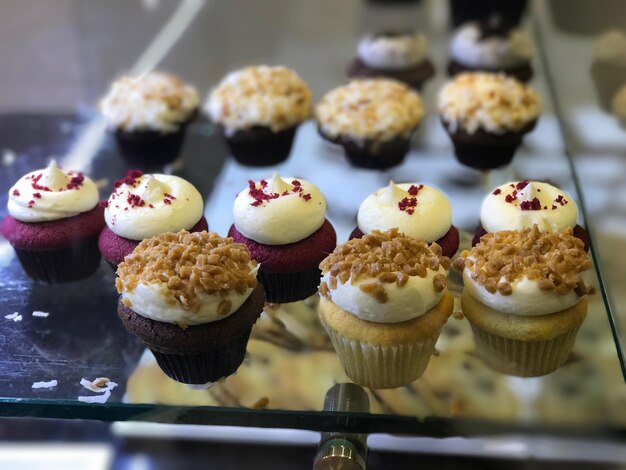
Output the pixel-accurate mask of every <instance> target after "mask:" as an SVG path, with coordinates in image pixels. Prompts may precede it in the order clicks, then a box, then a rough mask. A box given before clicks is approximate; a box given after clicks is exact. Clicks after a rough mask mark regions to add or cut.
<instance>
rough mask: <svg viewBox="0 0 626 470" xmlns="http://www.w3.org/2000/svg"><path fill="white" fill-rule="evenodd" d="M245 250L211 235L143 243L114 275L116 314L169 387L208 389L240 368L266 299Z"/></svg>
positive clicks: (168, 235)
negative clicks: (169, 382) (177, 384)
mask: <svg viewBox="0 0 626 470" xmlns="http://www.w3.org/2000/svg"><path fill="white" fill-rule="evenodd" d="M256 270H257V266H256V263H255V262H254V261H253V260H252V259H250V253H249V252H248V250H247V249H246V247H245V246H243V245H241V244H239V243H233V240H232V238H222V237H220V236H219V235H217V234H216V233H212V232H196V233H189V232H187V231H185V230H182V231H180V232H178V233H171V232H169V233H162V234H160V235H157V236H155V237H152V238H148V239H145V240H143V241H142V242H141V243H139V245H137V247H136V248H135V250H133V253H132V254H131V255H129V256H127V257H126V259H125V260H124V262H123V263H122V264H120V265H119V267H118V269H117V276H118V277H117V279H116V281H115V286H116V287H117V291H118V292H119V294H120V298H119V302H118V307H117V313H118V315H119V317H120V319H121V320H122V322H123V323H124V326H125V327H126V328H127V329H128V331H130V332H131V333H132V334H134V335H135V336H137V337H139V338H140V339H141V340H142V341H143V342H144V343H145V344H146V346H147V347H148V348H149V349H150V350H151V351H152V353H153V354H154V357H155V358H156V360H157V362H158V364H159V366H160V367H161V369H162V370H163V372H165V373H166V374H167V375H168V376H169V377H171V378H172V379H174V380H176V381H178V382H183V383H186V384H192V385H200V386H202V385H207V384H209V383H212V382H216V381H217V380H219V379H221V378H222V377H227V376H229V375H231V374H233V373H234V372H235V371H236V370H237V369H238V368H239V366H240V365H241V363H242V362H243V358H244V356H245V354H246V345H247V343H248V338H249V336H250V331H251V329H252V325H253V324H254V323H255V322H256V320H257V318H258V317H259V315H261V311H262V310H263V303H264V300H265V297H264V295H263V287H262V286H261V285H260V284H259V283H258V282H257V279H256Z"/></svg>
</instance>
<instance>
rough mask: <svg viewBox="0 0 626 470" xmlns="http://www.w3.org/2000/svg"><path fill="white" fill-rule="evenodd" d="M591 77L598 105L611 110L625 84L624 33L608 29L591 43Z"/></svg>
mask: <svg viewBox="0 0 626 470" xmlns="http://www.w3.org/2000/svg"><path fill="white" fill-rule="evenodd" d="M591 78H592V79H593V83H594V85H595V90H596V95H597V97H598V101H599V103H600V106H601V107H602V108H603V109H604V110H605V111H609V112H610V111H611V109H612V106H611V105H612V102H613V98H614V97H615V94H616V93H617V91H618V90H619V88H620V87H621V86H623V85H625V84H626V34H624V32H622V31H620V30H610V31H607V32H606V33H604V34H603V35H602V36H600V37H599V38H597V39H596V40H595V41H594V43H593V62H592V64H591Z"/></svg>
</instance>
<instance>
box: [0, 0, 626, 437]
mask: <svg viewBox="0 0 626 470" xmlns="http://www.w3.org/2000/svg"><path fill="white" fill-rule="evenodd" d="M122 3H123V2H120V3H117V2H112V3H111V4H110V5H111V6H106V7H105V6H103V5H96V4H93V5H92V4H87V3H82V2H76V4H74V7H75V9H76V10H77V14H76V15H75V17H74V20H73V21H75V22H76V23H77V24H75V25H74V26H75V27H76V30H77V31H79V32H80V38H81V40H83V44H82V49H81V54H79V58H78V59H77V61H78V66H79V67H82V68H84V70H85V71H86V72H85V76H86V77H92V78H87V79H86V83H85V85H84V86H83V87H82V91H81V92H80V93H78V94H79V95H80V96H81V97H82V98H81V101H82V103H81V104H84V105H85V106H86V107H85V108H84V111H81V112H80V113H78V114H76V113H60V112H54V113H43V112H41V110H37V109H35V108H36V107H35V108H32V107H31V108H30V109H33V110H31V111H29V112H24V113H15V112H13V113H9V112H4V113H3V114H1V115H0V150H1V149H5V156H6V154H7V153H6V151H7V150H8V151H10V152H12V153H13V154H15V155H16V158H15V161H14V162H10V160H11V158H4V159H3V163H2V165H1V166H0V217H4V215H5V214H6V198H7V189H8V188H9V186H10V185H11V184H12V183H13V182H14V181H15V180H17V179H18V178H19V177H20V176H22V175H23V174H24V173H26V172H28V171H31V170H32V169H35V168H39V167H42V166H44V165H45V163H46V160H47V159H48V158H49V157H50V156H51V155H57V156H60V159H61V160H63V158H64V157H63V156H65V155H67V154H68V153H69V152H70V150H71V149H76V143H77V142H78V143H80V145H81V147H79V149H80V150H81V151H82V152H86V153H85V156H84V158H81V159H80V161H81V162H82V163H87V164H88V166H89V174H90V175H91V176H92V177H94V178H95V179H98V180H101V183H102V187H101V195H103V197H104V196H105V195H107V194H108V193H109V192H110V190H111V186H112V181H113V180H115V179H117V178H118V177H120V176H121V175H123V174H124V173H125V171H126V169H127V167H126V166H125V164H124V163H123V162H122V160H121V159H120V158H119V157H118V155H117V152H116V149H115V147H114V145H113V142H112V141H111V140H110V139H109V138H108V137H107V136H104V137H103V135H102V134H99V132H101V129H100V128H99V126H98V121H97V119H98V118H97V114H96V113H95V111H94V110H93V109H92V108H91V107H90V106H89V105H90V103H93V102H94V100H95V99H96V98H97V97H98V96H100V95H101V94H102V93H103V91H104V90H105V88H106V86H107V83H108V81H109V80H110V79H112V78H113V77H114V76H115V75H116V74H118V73H119V72H120V70H122V69H129V68H131V66H132V64H133V63H135V62H133V61H134V58H131V57H128V56H129V55H130V52H129V50H135V49H136V50H137V51H141V47H139V46H138V44H144V43H148V42H149V41H150V38H151V37H154V36H155V35H156V34H157V31H158V29H159V28H160V27H161V26H162V23H165V22H166V21H167V20H168V18H170V17H171V16H172V15H173V14H174V15H175V12H174V8H171V7H170V6H162V7H158V8H157V10H156V11H144V12H142V11H140V10H137V9H138V8H139V7H138V6H137V5H135V6H133V7H130V9H129V10H128V11H127V10H126V9H125V10H123V11H122ZM145 3H146V4H148V3H149V2H145ZM199 3H202V2H199ZM183 4H189V5H192V6H193V5H194V2H182V3H181V5H183ZM442 4H443V2H421V3H416V4H411V6H408V7H394V8H391V9H390V8H386V9H385V8H383V7H380V6H377V7H374V6H367V5H363V4H360V3H358V2H345V3H344V2H323V3H319V2H307V1H305V0H302V1H298V2H290V1H278V0H277V1H276V2H273V3H272V8H273V9H280V11H281V12H282V14H281V15H276V16H273V15H267V14H263V12H258V11H256V10H255V8H258V6H257V3H255V2H252V1H250V2H248V3H247V7H249V10H248V11H249V12H254V13H258V15H256V14H250V15H242V14H241V11H242V7H241V5H238V6H237V7H234V6H233V5H232V4H231V3H229V2H214V3H207V4H206V5H204V6H203V7H202V8H199V9H198V11H197V13H194V15H195V18H194V20H193V23H191V26H190V27H189V28H188V29H187V30H186V31H185V32H184V33H183V35H182V37H181V39H180V41H179V42H178V43H177V45H176V46H175V47H173V48H172V49H171V50H170V51H169V53H168V54H167V55H166V57H165V58H164V60H163V61H162V62H161V66H162V67H163V68H165V69H169V70H172V71H174V72H177V73H179V74H180V75H182V76H183V77H185V78H188V79H190V80H191V81H195V83H196V84H197V85H198V86H201V87H203V88H201V89H202V90H203V91H204V90H207V89H208V88H209V86H211V85H213V84H215V83H216V82H217V81H218V80H219V78H220V77H221V76H222V75H223V74H225V73H226V72H228V71H229V70H231V69H233V68H236V67H238V66H241V65H243V64H246V63H271V64H285V65H288V66H291V67H293V68H294V69H296V70H297V71H298V72H299V73H300V74H301V75H302V76H303V77H304V78H305V79H306V80H307V81H308V82H309V83H310V84H311V87H312V89H313V91H314V94H315V98H316V99H319V98H320V97H321V96H322V94H323V93H324V92H326V91H327V90H329V89H331V88H333V87H334V86H337V85H338V84H340V83H343V82H344V81H345V77H344V68H345V66H346V65H347V63H348V62H349V60H350V58H351V57H352V56H353V54H354V50H355V46H356V41H357V40H358V37H359V36H360V34H362V33H363V32H365V31H370V30H379V29H384V28H385V27H388V25H389V24H390V23H394V24H396V25H398V22H399V21H400V22H402V23H400V24H399V27H402V26H405V27H407V26H409V25H410V26H412V27H413V28H415V29H418V30H421V31H423V32H424V33H425V34H426V35H427V37H428V40H429V44H430V51H431V58H432V60H433V62H434V63H435V66H436V69H437V71H438V73H437V76H436V78H435V79H433V80H432V81H430V82H428V83H427V85H426V87H425V90H424V93H423V97H424V101H425V107H426V109H427V111H428V115H427V117H426V118H425V120H424V121H423V123H422V125H421V127H420V130H419V131H418V133H417V135H416V136H415V140H414V145H413V147H414V148H413V150H412V151H411V153H410V155H409V156H408V158H407V161H406V162H405V163H404V164H403V165H401V166H399V167H397V168H394V169H391V170H389V171H386V172H372V171H365V170H358V169H354V168H352V167H349V166H348V165H347V163H346V162H345V161H344V160H343V157H342V156H341V154H340V153H339V152H338V151H337V149H335V148H333V147H332V146H329V145H328V144H326V143H325V142H324V141H322V140H321V139H320V138H319V137H318V135H317V133H316V130H315V126H314V124H313V123H311V122H308V123H306V124H304V125H303V126H302V127H301V128H300V130H299V131H298V135H297V139H296V142H295V146H294V149H293V152H292V155H291V157H290V159H289V160H288V161H287V162H286V163H284V164H281V165H279V166H277V167H276V168H265V169H258V168H256V169H251V168H244V167H241V166H239V165H237V164H236V163H235V162H234V161H232V159H229V158H228V156H227V154H226V150H225V148H224V146H223V144H222V143H221V141H220V139H219V138H218V137H217V136H216V135H214V133H213V131H212V128H211V126H210V125H209V124H208V123H206V122H203V121H202V120H199V121H198V122H196V123H194V124H193V125H192V126H191V128H190V131H189V135H188V138H187V141H186V144H185V147H184V150H183V155H182V162H183V163H182V165H177V166H175V168H169V169H166V170H165V171H172V172H174V173H176V174H178V175H180V176H182V177H183V178H186V179H188V180H189V181H191V182H192V183H193V184H194V185H195V186H196V187H198V189H199V190H200V192H201V193H202V194H203V196H204V197H205V200H206V209H205V215H206V217H207V219H208V221H209V226H210V228H211V230H213V231H216V232H218V233H221V234H225V233H226V232H227V230H228V227H229V226H230V224H231V222H232V217H231V208H232V203H233V201H234V196H235V194H236V193H237V192H238V191H240V190H241V189H242V188H243V187H245V186H246V181H247V180H248V179H257V178H261V177H266V176H268V175H270V174H271V172H272V171H273V170H274V169H277V170H278V171H280V173H281V174H284V175H293V176H299V177H304V178H306V179H309V180H311V181H312V182H314V183H315V184H316V185H318V186H319V187H320V189H321V190H322V192H323V193H324V194H325V196H326V198H327V200H328V206H329V212H328V217H329V219H330V220H331V222H332V223H333V225H334V226H335V228H336V229H337V234H338V242H339V243H342V242H344V241H345V240H346V239H347V236H348V233H349V232H350V231H351V230H352V228H353V227H354V224H355V215H356V210H357V208H358V205H359V203H360V202H361V201H362V199H363V198H364V197H365V196H366V195H368V194H369V193H371V192H372V191H374V190H376V189H378V188H379V187H382V186H384V185H386V184H387V183H388V181H389V179H393V180H395V181H397V182H402V181H420V182H424V183H427V184H432V185H435V186H437V187H439V188H441V189H442V190H443V191H444V192H445V193H446V194H447V195H448V196H449V197H450V200H451V202H452V206H453V217H454V220H453V222H454V224H455V225H456V226H457V227H459V228H460V229H462V230H463V237H462V243H464V244H465V246H467V245H468V244H469V239H470V235H469V234H470V233H471V232H472V231H473V229H474V228H475V226H476V224H477V222H478V211H479V208H480V202H481V200H482V198H483V197H484V195H485V189H484V186H482V185H481V181H482V180H481V178H482V176H481V174H480V173H477V172H473V171H472V170H468V169H466V168H464V167H462V166H461V165H459V164H458V163H457V162H456V160H455V158H454V156H453V155H452V151H451V145H450V142H449V140H448V137H447V136H446V134H445V133H444V131H443V129H442V128H441V125H440V123H439V120H438V118H437V115H436V111H435V110H436V106H435V100H436V93H437V90H438V89H439V88H440V86H441V85H442V83H443V82H444V81H445V76H444V73H443V71H444V70H445V63H446V60H447V54H446V44H447V38H448V32H447V27H446V25H445V20H444V18H445V15H444V14H443V13H442V11H441V10H440V7H441V5H442ZM124 5H125V3H124ZM314 5H315V6H314ZM268 11H269V10H268ZM272 11H274V10H272ZM276 11H277V10H276ZM151 15H152V16H151ZM122 16H125V18H121V17H122ZM96 18H104V19H107V18H108V19H110V18H118V19H119V21H131V20H132V21H133V22H136V23H137V24H138V25H139V26H137V32H136V34H135V35H132V37H126V36H125V34H121V35H120V36H119V37H117V36H115V35H113V31H112V30H111V24H110V23H107V22H106V21H103V24H104V25H105V26H106V28H105V26H103V25H99V23H98V22H97V21H96ZM137 18H139V19H144V20H145V21H143V22H142V21H136V20H137ZM232 24H236V28H232V27H231V26H230V25H232ZM531 26H532V25H530V24H529V25H528V27H529V28H530V27H531ZM539 27H540V28H541V27H542V25H539ZM121 30H122V29H121ZM102 35H105V37H106V38H107V40H106V41H101V40H98V39H94V38H99V37H102ZM239 35H241V37H240V36H239ZM541 37H542V38H543V36H541ZM216 38H220V39H221V41H220V42H219V47H215V48H209V47H208V45H211V44H218V42H217V39H216ZM544 39H545V38H544ZM126 40H128V42H127V43H126V42H124V41H126ZM203 41H204V42H203ZM211 41H214V42H211ZM122 44H125V45H126V47H125V48H123V50H122V48H121V45H122ZM135 46H137V47H135ZM540 46H541V47H543V44H541V45H540ZM207 48H208V50H207ZM542 50H543V49H542ZM98 54H100V55H101V56H102V60H100V61H99V60H95V59H94V57H99V55H98ZM137 55H139V54H138V53H137V54H136V55H135V57H136V56H137ZM542 58H543V59H545V56H544V55H538V57H537V59H536V60H535V62H534V64H533V65H534V67H535V73H536V78H535V79H534V80H533V82H532V85H533V86H534V87H535V88H537V89H538V91H539V92H540V94H541V95H542V97H543V99H544V112H543V114H542V116H541V119H540V120H539V124H538V126H537V128H536V129H535V130H534V131H533V132H532V133H531V134H529V135H528V137H527V138H526V140H525V144H524V146H523V147H522V148H521V149H520V151H519V153H518V154H517V156H516V157H515V160H514V162H513V164H512V165H511V166H510V167H509V168H507V169H506V170H504V171H499V172H496V173H495V175H494V176H493V181H492V182H493V183H494V185H495V184H496V183H498V182H504V180H508V179H518V178H519V179H522V178H531V179H549V180H551V181H552V182H554V183H555V184H557V185H559V186H561V187H562V188H563V189H565V190H567V191H568V192H569V193H570V194H572V196H573V197H574V198H575V199H576V200H577V201H580V198H579V197H578V191H577V187H576V184H575V178H574V175H573V173H572V167H571V165H570V160H569V159H568V154H567V151H566V150H568V148H569V147H568V145H567V140H566V139H564V137H563V134H562V129H561V125H562V121H561V120H560V119H559V115H558V114H557V112H556V111H555V109H556V108H555V102H554V101H553V99H554V96H553V93H552V90H551V88H550V86H549V83H548V82H547V81H546V73H545V71H544V62H543V61H542ZM0 65H1V64H0ZM88 133H89V134H88ZM86 135H89V136H91V138H87V137H85V136H86ZM90 145H92V147H93V149H94V150H95V156H94V158H93V159H92V158H91V155H90V154H89V153H88V149H89V148H90ZM74 155H76V153H74ZM581 210H582V207H581ZM583 215H584V214H582V211H581V219H583V218H584V217H583ZM0 269H1V270H0V292H1V293H2V302H1V304H0V416H38V417H61V418H84V419H98V420H104V421H118V420H119V421H125V420H141V421H153V422H167V423H190V424H225V425H237V426H254V427H281V428H294V429H309V430H316V431H322V430H323V431H345V432H359V433H378V432H385V433H392V434H403V435H417V436H433V437H448V436H474V435H482V436H484V435H496V434H519V433H526V432H528V433H539V432H540V433H545V434H555V435H559V436H574V435H578V436H580V435H583V436H596V437H597V436H598V435H616V436H621V435H622V434H623V429H624V427H625V425H626V412H624V411H623V410H624V409H626V407H624V406H622V404H623V403H625V402H626V385H624V382H623V379H622V376H621V374H620V359H621V356H620V355H619V354H618V353H617V351H616V346H615V343H614V342H613V336H612V331H613V330H612V327H611V326H612V325H611V323H610V322H609V311H608V310H607V308H608V307H607V305H606V304H605V302H604V301H603V298H602V296H600V295H596V296H595V297H594V298H593V299H592V301H591V303H590V309H589V313H588V316H587V319H586V320H585V322H584V324H583V326H582V327H581V330H580V332H579V334H578V337H577V342H576V345H575V348H574V353H573V354H572V357H571V359H570V361H569V362H568V364H566V365H565V366H564V367H562V368H561V369H560V370H559V371H557V372H555V373H553V374H550V375H548V376H545V377H542V378H533V379H521V378H513V377H507V376H503V375H501V374H497V373H495V372H493V371H491V370H490V369H488V368H487V367H486V366H484V365H483V364H482V362H480V360H479V359H477V358H476V357H474V356H473V354H472V349H473V341H472V336H471V330H470V328H469V325H468V324H467V321H466V320H458V319H456V318H451V319H450V320H449V321H448V324H447V325H446V326H445V328H444V331H443V332H442V335H441V338H440V340H439V342H438V344H437V349H438V354H437V355H435V356H434V357H433V358H431V362H430V365H429V368H428V370H427V371H426V373H425V374H424V376H423V377H422V378H420V379H418V380H417V381H416V382H414V383H413V384H411V385H409V386H407V387H402V388H399V389H396V390H392V391H377V392H368V393H369V397H370V403H371V407H370V411H371V413H367V414H356V413H350V414H346V413H337V412H324V411H321V410H322V404H323V400H324V394H325V392H326V390H328V388H330V387H331V386H332V385H333V384H334V383H336V382H342V381H346V380H347V379H346V377H345V376H344V375H343V372H342V371H341V368H340V366H339V362H338V360H337V358H336V356H335V354H334V352H333V351H332V347H330V346H329V341H328V339H327V338H326V337H325V334H324V332H323V329H322V328H321V327H320V325H319V324H318V323H317V319H316V318H317V317H316V313H315V307H316V301H315V299H314V298H312V299H308V300H307V301H304V302H298V303H294V304H287V305H285V306H268V307H267V308H266V312H265V314H264V315H263V316H262V318H261V319H260V320H259V322H258V323H257V325H255V328H254V331H253V338H252V340H251V342H250V344H249V348H248V357H247V359H246V361H245V362H244V364H243V366H242V367H241V368H240V369H239V371H238V372H237V374H235V375H234V376H232V377H230V378H228V379H226V380H225V381H223V382H220V383H218V384H216V385H215V386H214V387H212V388H211V389H209V390H190V389H188V388H187V387H186V386H184V385H182V384H177V383H175V382H173V381H171V380H170V379H168V378H167V377H166V376H165V375H164V374H162V373H161V372H160V370H159V369H158V367H156V365H155V363H154V360H153V358H151V356H150V354H148V353H145V352H144V348H143V345H142V344H141V343H140V342H139V341H138V340H137V339H136V338H135V337H133V336H131V335H130V334H129V333H127V332H126V330H125V329H124V328H123V326H122V325H121V323H120V322H119V320H118V318H117V315H116V314H115V308H116V301H117V295H116V292H115V289H114V273H113V272H112V270H111V269H110V268H109V267H108V266H107V265H106V264H105V263H102V265H101V266H100V269H99V271H98V272H97V273H96V275H94V276H92V277H91V278H89V279H86V280H84V281H80V282H75V283H71V284H65V285H46V284H40V283H34V282H32V281H30V280H29V279H28V278H27V277H26V276H25V274H24V273H23V272H22V270H21V268H20V266H19V264H18V262H17V260H16V259H14V256H13V254H12V250H11V249H10V247H8V246H7V244H6V242H4V241H1V242H0ZM597 286H598V287H599V284H598V283H597ZM450 289H451V290H452V291H453V292H455V293H456V294H458V293H459V292H460V285H459V279H458V276H454V275H453V276H452V278H451V283H450ZM35 310H39V311H45V312H49V314H50V315H49V316H48V317H47V318H39V317H33V316H32V315H31V313H32V312H33V311H35ZM13 312H19V313H20V314H22V321H20V322H14V321H12V320H9V319H5V318H4V317H5V315H9V314H11V313H13ZM96 377H108V378H110V379H111V380H113V381H115V382H117V383H118V384H119V386H118V387H117V388H115V389H113V390H112V393H111V396H110V398H109V399H108V402H107V403H106V404H84V403H80V402H79V401H78V400H77V397H78V396H84V395H90V393H89V392H88V391H87V390H85V389H84V388H83V387H82V386H81V385H80V380H81V379H82V378H87V379H89V380H92V379H95V378H96ZM52 379H56V380H57V381H58V385H57V386H56V387H54V388H52V389H43V390H33V389H32V388H31V386H32V384H33V383H34V382H38V381H47V380H52ZM258 408H262V409H258Z"/></svg>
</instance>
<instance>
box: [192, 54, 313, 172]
mask: <svg viewBox="0 0 626 470" xmlns="http://www.w3.org/2000/svg"><path fill="white" fill-rule="evenodd" d="M311 103H312V97H311V90H309V87H308V85H307V84H306V83H305V82H304V80H302V78H300V77H299V76H298V74H297V73H296V72H294V71H293V70H291V69H288V68H287V67H268V66H266V65H261V66H257V67H246V68H244V69H241V70H237V71H235V72H231V73H229V74H228V75H226V77H224V79H222V81H221V82H220V84H219V85H218V86H217V87H216V88H215V89H214V90H213V91H212V92H211V94H210V95H209V97H208V99H207V101H206V103H205V106H204V108H205V112H206V113H207V115H208V116H209V117H210V118H211V120H212V121H213V123H215V124H216V125H217V128H218V130H219V131H220V133H221V134H222V135H223V136H224V138H225V139H226V143H227V144H228V148H229V149H230V153H231V154H232V156H233V157H234V158H235V160H237V161H238V162H239V163H241V164H243V165H248V166H270V165H275V164H277V163H280V162H282V161H284V160H286V159H287V157H289V152H291V146H292V144H293V139H294V136H295V134H296V130H297V128H298V126H299V125H300V124H301V123H302V122H304V121H305V120H307V119H308V118H309V117H310V115H311Z"/></svg>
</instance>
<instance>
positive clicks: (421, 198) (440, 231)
mask: <svg viewBox="0 0 626 470" xmlns="http://www.w3.org/2000/svg"><path fill="white" fill-rule="evenodd" d="M420 186H421V187H420ZM411 187H414V188H413V191H412V192H414V190H415V189H417V193H416V194H415V195H411V194H409V188H411ZM404 199H407V201H409V202H410V203H411V204H412V203H413V201H412V200H413V199H415V203H416V204H415V206H414V207H408V208H405V210H401V209H400V207H399V205H398V204H399V203H401V201H403V200H404ZM407 209H408V210H407ZM411 210H412V211H413V213H412V214H411V213H410V212H411ZM357 223H358V226H359V229H360V230H361V231H362V232H363V233H371V232H372V230H381V231H383V232H384V231H387V230H389V229H392V228H394V227H397V228H398V229H399V230H400V232H402V233H404V234H405V235H408V236H410V237H413V238H416V239H418V240H421V241H425V242H427V243H432V242H434V241H435V240H438V239H440V238H441V237H443V236H444V235H445V234H446V233H447V232H448V230H450V226H451V225H452V206H451V205H450V201H448V198H446V196H445V195H444V194H443V193H442V192H441V191H439V190H437V189H435V188H433V187H431V186H425V185H420V184H419V183H403V184H395V183H394V182H393V181H390V182H389V185H388V186H385V187H384V188H381V189H379V190H378V191H376V192H375V193H373V194H370V195H369V196H368V197H367V198H366V199H365V200H364V201H363V202H362V203H361V206H360V207H359V212H358V215H357Z"/></svg>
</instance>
